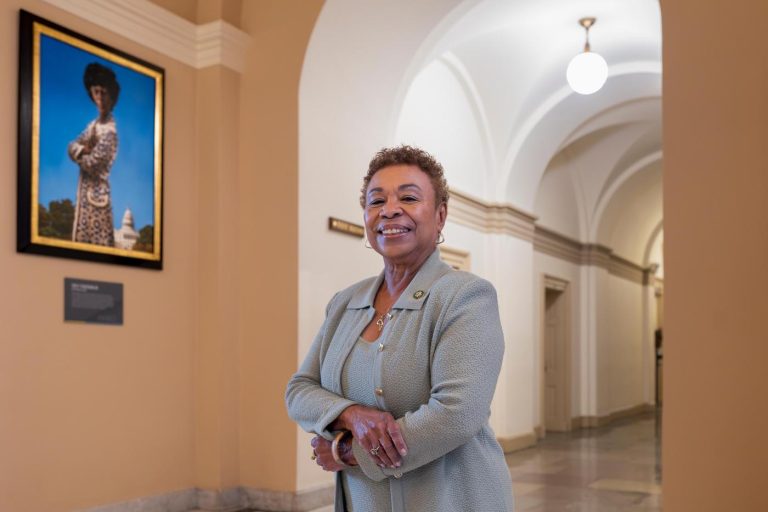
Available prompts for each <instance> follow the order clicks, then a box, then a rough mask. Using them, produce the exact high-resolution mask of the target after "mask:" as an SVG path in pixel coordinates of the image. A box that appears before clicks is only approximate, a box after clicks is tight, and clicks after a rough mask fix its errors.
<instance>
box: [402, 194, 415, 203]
mask: <svg viewBox="0 0 768 512" xmlns="http://www.w3.org/2000/svg"><path fill="white" fill-rule="evenodd" d="M418 200H419V198H418V197H416V196H404V197H403V198H402V199H401V201H403V202H404V203H413V202H414V201H418Z"/></svg>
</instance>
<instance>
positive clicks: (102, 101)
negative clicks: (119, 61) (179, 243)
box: [68, 62, 120, 247]
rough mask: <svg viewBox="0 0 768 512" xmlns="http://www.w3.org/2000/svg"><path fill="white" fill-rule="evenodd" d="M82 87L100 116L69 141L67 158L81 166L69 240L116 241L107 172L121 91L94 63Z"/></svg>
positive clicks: (114, 144)
mask: <svg viewBox="0 0 768 512" xmlns="http://www.w3.org/2000/svg"><path fill="white" fill-rule="evenodd" d="M83 83H84V84H85V90H86V92H87V93H88V96H89V97H90V98H91V101H93V103H94V104H95V105H96V108H97V109H98V111H99V116H98V117H97V118H96V119H94V120H93V121H91V122H90V123H88V126H86V127H85V130H83V133H81V134H80V135H79V136H78V137H77V139H75V140H74V141H73V142H71V143H70V144H69V147H68V153H69V157H70V158H71V159H72V160H73V161H74V162H75V163H76V164H77V165H78V166H79V167H80V178H79V180H78V183H77V202H76V205H75V218H74V222H73V223H72V240H73V241H75V242H83V243H87V244H96V245H106V246H108V247H112V246H114V244H115V231H114V225H113V222H112V201H111V198H110V189H109V172H110V170H111V169H112V164H113V163H114V161H115V157H116V156H117V127H116V126H115V119H114V118H113V117H112V109H113V108H114V107H115V104H116V103H117V98H118V96H119V94H120V85H119V84H118V83H117V79H116V78H115V73H114V72H113V71H112V70H111V69H109V68H108V67H106V66H102V65H101V64H98V63H96V62H93V63H91V64H88V66H87V67H86V68H85V75H84V76H83Z"/></svg>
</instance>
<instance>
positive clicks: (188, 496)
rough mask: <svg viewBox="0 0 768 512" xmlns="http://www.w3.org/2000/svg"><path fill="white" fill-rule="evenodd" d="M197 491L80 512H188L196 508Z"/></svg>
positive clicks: (159, 495) (189, 490) (179, 492)
mask: <svg viewBox="0 0 768 512" xmlns="http://www.w3.org/2000/svg"><path fill="white" fill-rule="evenodd" d="M197 504H198V499H197V489H183V490H181V491H173V492H169V493H165V494H158V495H156V496H147V497H143V498H137V499H134V500H129V501H122V502H120V503H111V504H109V505H100V506H98V507H92V508H88V509H81V512H150V511H151V512H155V511H162V512H188V511H189V510H194V509H196V508H197Z"/></svg>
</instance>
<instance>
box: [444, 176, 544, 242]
mask: <svg viewBox="0 0 768 512" xmlns="http://www.w3.org/2000/svg"><path fill="white" fill-rule="evenodd" d="M448 205H449V209H448V211H449V212H450V213H449V218H450V219H451V222H455V223H457V224H461V225H463V226H467V227H469V228H472V229H475V230H477V231H481V232H483V233H497V234H507V235H512V236H515V237H517V238H521V239H523V240H527V241H529V242H532V241H533V234H534V222H535V221H536V216H535V215H533V214H531V213H528V212H526V211H523V210H520V209H518V208H515V207H514V206H512V205H509V204H501V203H487V202H485V201H483V200H482V199H478V198H476V197H473V196H471V195H469V194H465V193H464V192H459V191H458V190H454V189H451V191H450V201H449V203H448Z"/></svg>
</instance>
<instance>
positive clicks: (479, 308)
mask: <svg viewBox="0 0 768 512" xmlns="http://www.w3.org/2000/svg"><path fill="white" fill-rule="evenodd" d="M361 192H362V195H361V198H360V203H361V205H362V206H363V210H364V220H365V230H366V234H367V238H368V241H369V242H370V246H371V248H372V249H373V250H375V251H376V252H378V253H379V254H381V256H382V257H383V259H384V270H383V272H382V273H381V274H380V275H379V276H378V277H372V278H369V279H366V280H364V281H361V282H359V283H357V284H355V285H352V286H351V287H349V288H347V289H346V290H343V291H341V292H339V293H337V294H336V295H335V296H334V297H333V298H332V299H331V302H330V303H329V304H328V307H327V309H326V319H325V322H324V323H323V326H322V328H321V329H320V332H319V333H318V335H317V337H316V338H315V340H314V342H313V344H312V347H311V349H310V351H309V354H308V355H307V357H306V359H305V360H304V362H303V364H302V365H301V368H300V369H299V371H298V372H297V373H296V374H295V375H294V376H293V377H292V378H291V380H290V382H289V383H288V389H287V392H286V403H287V407H288V413H289V414H290V416H291V418H292V419H293V420H294V421H296V422H298V423H299V425H301V426H302V427H303V428H304V429H305V430H307V431H310V432H315V433H316V434H317V436H316V437H315V438H313V439H312V447H313V452H312V458H313V459H315V460H316V462H317V463H318V464H319V465H320V466H322V467H323V469H325V470H326V471H334V472H337V475H338V476H337V480H336V510H337V511H339V512H341V511H349V510H351V511H376V512H382V511H389V510H391V511H406V510H407V511H409V512H410V511H416V512H428V511H435V512H450V511H456V512H466V511H482V512H502V511H509V510H512V493H511V484H510V480H509V471H508V469H507V467H506V464H505V461H504V454H503V452H502V450H501V448H500V446H499V444H498V443H497V441H496V438H495V436H494V434H493V431H492V430H491V428H490V426H489V424H488V417H489V415H490V403H491V398H492V397H493V392H494V389H495V387H496V379H497V377H498V374H499V369H500V366H501V360H502V355H503V352H504V340H503V335H502V332H501V325H500V322H499V314H498V305H497V303H496V292H495V290H494V288H493V286H492V285H491V284H490V283H488V282H487V281H485V280H483V279H480V278H478V277H476V276H474V275H472V274H469V273H466V272H456V271H453V270H452V269H451V268H450V267H449V266H448V265H446V264H445V263H443V262H442V261H440V255H439V252H438V251H437V250H436V249H437V244H438V243H440V242H441V241H442V239H441V238H442V234H441V231H442V229H443V226H444V225H445V219H446V215H447V205H448V187H447V184H446V182H445V178H444V176H443V169H442V166H441V165H440V164H439V163H438V162H436V161H435V160H434V159H433V158H432V157H431V156H430V155H429V154H427V153H425V152H424V151H422V150H420V149H417V148H413V147H409V146H401V147H397V148H391V149H384V150H382V151H380V152H379V153H378V154H377V155H376V156H375V157H374V159H373V160H372V161H371V163H370V165H369V168H368V173H367V175H366V176H365V178H364V180H363V188H362V191H361Z"/></svg>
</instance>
